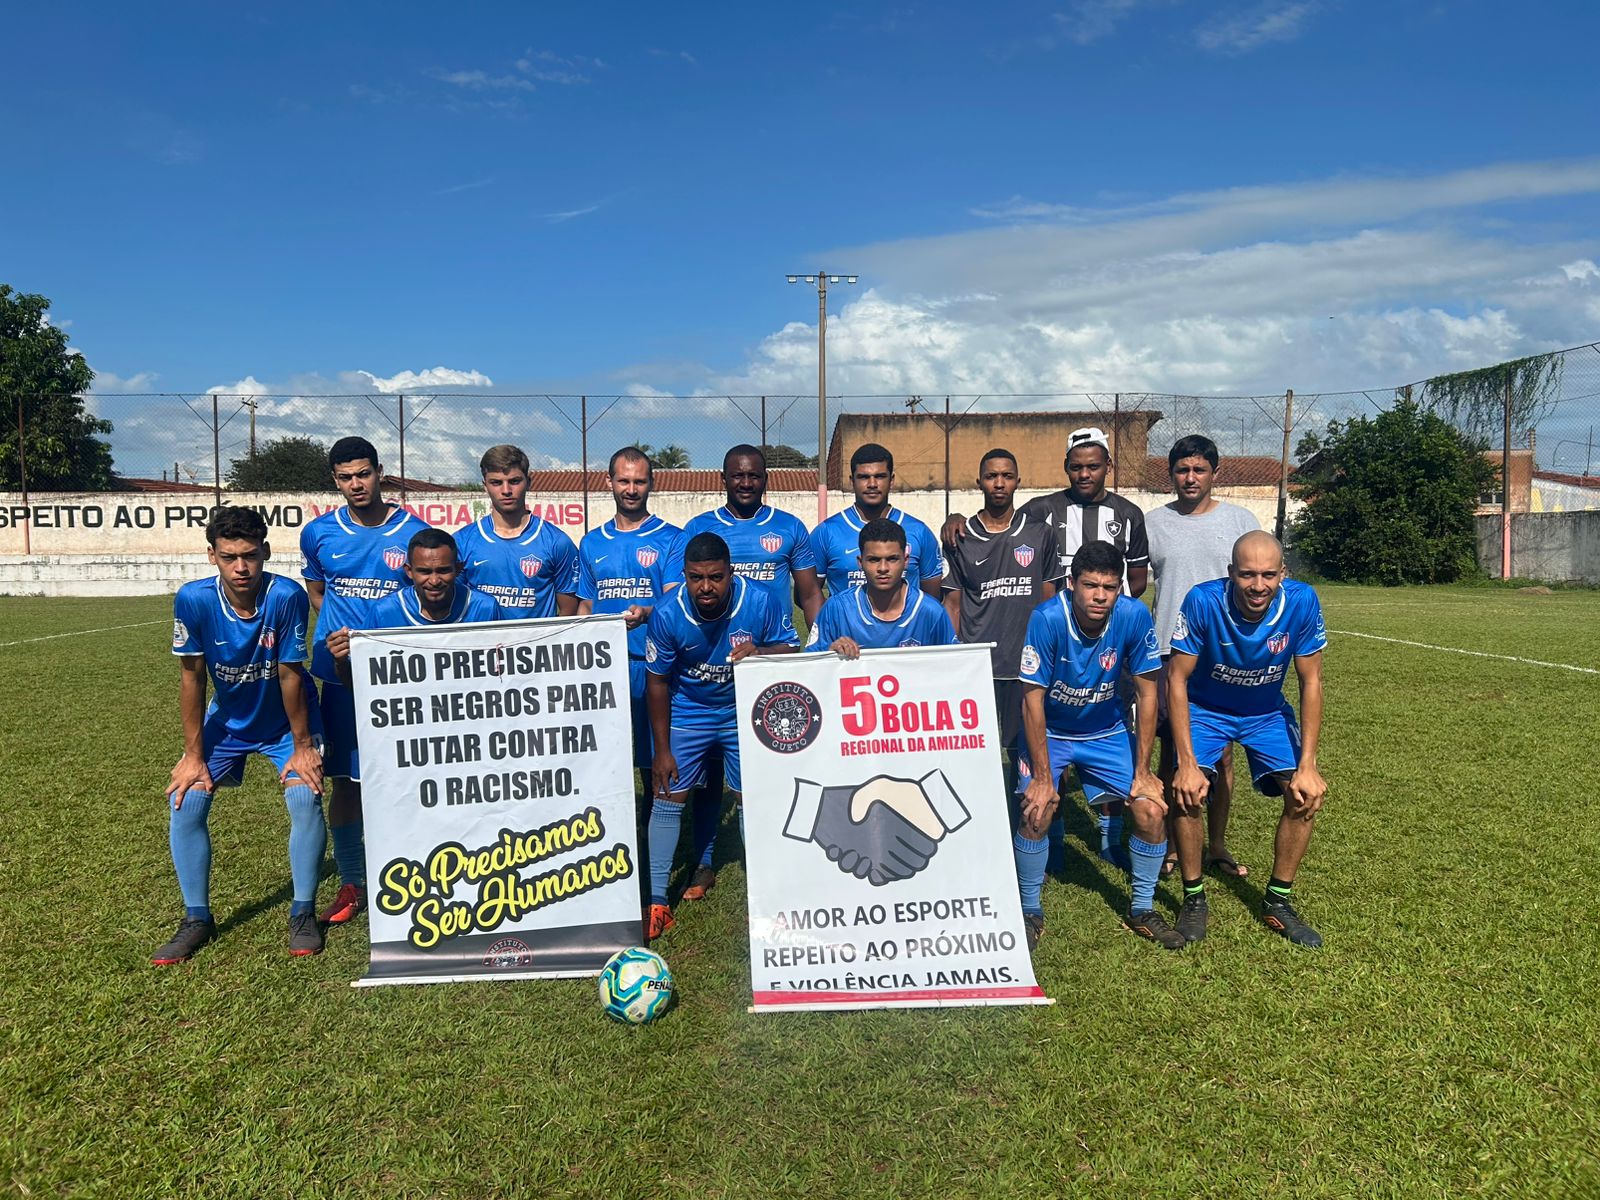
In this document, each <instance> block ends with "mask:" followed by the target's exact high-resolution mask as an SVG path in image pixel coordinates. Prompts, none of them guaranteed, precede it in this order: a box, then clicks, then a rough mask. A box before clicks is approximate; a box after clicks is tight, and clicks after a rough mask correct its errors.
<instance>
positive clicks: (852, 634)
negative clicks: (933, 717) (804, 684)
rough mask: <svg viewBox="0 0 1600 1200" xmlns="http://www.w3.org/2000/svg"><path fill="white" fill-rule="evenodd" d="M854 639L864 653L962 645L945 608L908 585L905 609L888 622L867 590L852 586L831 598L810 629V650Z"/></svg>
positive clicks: (822, 648) (827, 600)
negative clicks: (874, 607) (914, 647)
mask: <svg viewBox="0 0 1600 1200" xmlns="http://www.w3.org/2000/svg"><path fill="white" fill-rule="evenodd" d="M841 637H847V638H853V639H855V642H856V645H858V646H860V647H861V648H862V649H863V650H869V649H870V650H888V649H892V648H893V647H895V646H954V645H957V644H958V643H959V639H958V638H957V637H956V630H955V626H954V625H952V624H950V615H949V614H948V613H946V612H945V611H944V607H943V606H942V605H940V604H939V603H938V602H936V601H934V600H932V599H930V598H929V597H928V595H927V593H926V592H924V591H922V590H921V589H920V588H918V587H915V586H914V585H912V584H909V583H908V584H907V585H906V606H905V610H904V611H903V612H901V614H900V616H899V617H898V618H896V619H895V620H893V621H885V620H883V619H881V618H880V617H879V616H877V614H875V613H874V612H873V611H872V602H871V601H869V600H868V599H867V590H866V589H865V588H861V587H853V588H850V589H849V590H848V591H845V592H841V593H840V594H839V595H836V596H829V597H828V598H827V599H826V600H824V601H823V603H822V611H821V612H819V613H817V623H816V624H815V625H813V626H812V627H811V636H810V638H808V639H807V641H806V649H807V650H826V649H827V648H828V647H829V646H831V645H833V642H834V639H835V638H841Z"/></svg>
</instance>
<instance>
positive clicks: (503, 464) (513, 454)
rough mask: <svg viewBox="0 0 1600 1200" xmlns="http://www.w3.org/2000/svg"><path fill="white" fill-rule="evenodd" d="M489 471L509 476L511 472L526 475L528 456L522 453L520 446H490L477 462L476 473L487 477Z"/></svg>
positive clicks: (507, 444) (506, 444)
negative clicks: (519, 472)
mask: <svg viewBox="0 0 1600 1200" xmlns="http://www.w3.org/2000/svg"><path fill="white" fill-rule="evenodd" d="M490 471H497V472H501V473H504V474H507V475H509V474H510V473H511V472H512V471H521V472H522V473H523V474H524V475H526V474H527V473H528V456H527V455H526V454H524V453H523V452H522V448H521V447H520V446H513V445H510V444H509V443H505V444H502V445H499V446H490V447H489V448H488V449H487V450H485V451H484V452H483V457H482V458H480V459H479V460H478V473H479V474H480V475H487V474H488V473H489V472H490Z"/></svg>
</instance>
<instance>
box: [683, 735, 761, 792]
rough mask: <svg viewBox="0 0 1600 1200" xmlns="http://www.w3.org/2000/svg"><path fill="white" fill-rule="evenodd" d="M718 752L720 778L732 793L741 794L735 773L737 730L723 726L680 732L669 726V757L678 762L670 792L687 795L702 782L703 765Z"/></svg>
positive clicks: (704, 769) (704, 771)
mask: <svg viewBox="0 0 1600 1200" xmlns="http://www.w3.org/2000/svg"><path fill="white" fill-rule="evenodd" d="M718 747H721V749H722V779H723V782H724V783H725V784H726V785H727V786H728V787H730V788H732V789H733V790H734V791H736V792H740V791H743V790H744V789H743V788H742V787H740V784H741V783H742V782H743V779H742V777H741V776H740V774H739V729H738V726H736V725H724V726H721V727H720V728H717V729H680V728H679V727H678V726H676V725H674V726H673V727H672V757H673V758H675V759H677V760H678V778H677V780H676V781H675V782H674V783H673V785H672V790H673V791H674V792H689V791H693V790H694V789H695V788H697V787H699V786H700V785H701V784H702V783H704V782H705V777H706V762H707V760H708V759H710V758H711V757H713V756H714V755H715V753H716V751H717V748H718Z"/></svg>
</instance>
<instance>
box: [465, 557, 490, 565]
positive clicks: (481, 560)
mask: <svg viewBox="0 0 1600 1200" xmlns="http://www.w3.org/2000/svg"><path fill="white" fill-rule="evenodd" d="M488 561H489V560H488V559H487V558H476V559H473V560H472V562H471V563H470V564H468V565H470V566H474V567H481V566H483V564H484V563H486V562H488Z"/></svg>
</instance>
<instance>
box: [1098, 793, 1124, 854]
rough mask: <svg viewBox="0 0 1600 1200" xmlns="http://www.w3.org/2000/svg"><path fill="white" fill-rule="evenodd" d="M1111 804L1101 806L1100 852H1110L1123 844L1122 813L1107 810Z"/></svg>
mask: <svg viewBox="0 0 1600 1200" xmlns="http://www.w3.org/2000/svg"><path fill="white" fill-rule="evenodd" d="M1110 807H1111V806H1110V805H1109V804H1102V805H1101V806H1100V818H1099V819H1100V853H1101V854H1109V853H1111V852H1112V851H1113V850H1115V849H1116V848H1117V847H1118V846H1120V845H1122V814H1121V813H1120V812H1116V813H1112V812H1107V811H1106V810H1107V809H1109V808H1110Z"/></svg>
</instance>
